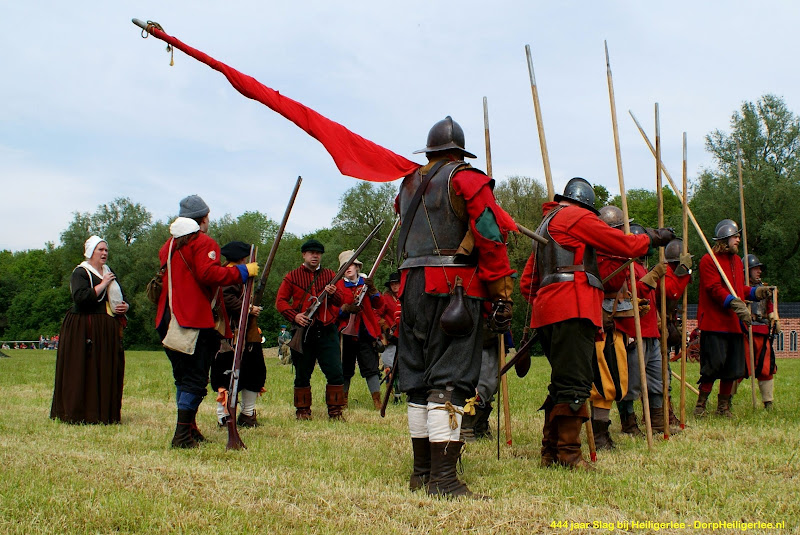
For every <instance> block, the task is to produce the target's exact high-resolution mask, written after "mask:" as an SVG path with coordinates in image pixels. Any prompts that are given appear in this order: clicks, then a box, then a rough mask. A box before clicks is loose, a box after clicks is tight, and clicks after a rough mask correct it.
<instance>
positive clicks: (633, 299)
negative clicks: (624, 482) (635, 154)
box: [603, 41, 653, 450]
mask: <svg viewBox="0 0 800 535" xmlns="http://www.w3.org/2000/svg"><path fill="white" fill-rule="evenodd" d="M603 44H604V45H605V49H606V78H607V79H608V99H609V101H610V103H611V126H612V129H613V131H614V149H615V152H616V156H617V175H618V177H619V196H620V199H621V200H622V222H623V226H624V229H625V234H630V233H631V225H630V223H629V222H628V219H629V218H628V198H627V197H626V196H625V176H624V175H623V173H622V153H621V152H620V148H619V127H618V125H617V105H616V102H615V100H614V80H613V78H612V76H611V62H610V61H609V59H608V43H607V42H606V41H603ZM630 289H631V302H632V303H633V319H634V324H635V326H636V352H637V354H638V356H639V375H640V378H641V381H642V406H643V412H644V423H645V428H646V429H647V448H648V449H650V450H652V449H653V426H652V424H651V422H650V402H649V400H648V399H647V375H646V374H647V370H646V369H645V364H644V344H643V342H642V324H641V318H640V317H639V306H638V303H639V299H638V297H637V295H636V294H637V291H636V275H635V273H634V269H633V268H631V269H630Z"/></svg>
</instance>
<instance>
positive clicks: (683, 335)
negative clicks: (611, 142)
mask: <svg viewBox="0 0 800 535" xmlns="http://www.w3.org/2000/svg"><path fill="white" fill-rule="evenodd" d="M687 187H688V175H687V165H686V132H684V133H683V192H684V193H686V191H687ZM688 205H689V196H688V195H684V196H683V202H682V203H681V206H682V208H683V210H682V212H683V213H682V214H681V215H682V217H683V253H684V254H685V253H688V252H689V217H688V216H687V212H688ZM688 314H689V287H688V286H687V287H686V288H684V289H683V311H682V312H681V318H682V320H683V321H682V322H681V378H683V377H686V324H687V322H688V321H689V315H688ZM698 395H700V394H699V393H698ZM680 415H681V429H685V428H686V381H685V380H683V379H681V407H680Z"/></svg>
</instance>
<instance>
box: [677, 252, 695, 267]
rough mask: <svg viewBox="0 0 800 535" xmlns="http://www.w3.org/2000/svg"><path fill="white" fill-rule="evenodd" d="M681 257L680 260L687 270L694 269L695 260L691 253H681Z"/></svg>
mask: <svg viewBox="0 0 800 535" xmlns="http://www.w3.org/2000/svg"><path fill="white" fill-rule="evenodd" d="M679 258H680V260H679V261H680V263H681V265H682V266H683V267H685V268H686V269H687V270H688V269H692V264H693V263H694V261H693V260H692V255H691V253H681V254H680V257H679Z"/></svg>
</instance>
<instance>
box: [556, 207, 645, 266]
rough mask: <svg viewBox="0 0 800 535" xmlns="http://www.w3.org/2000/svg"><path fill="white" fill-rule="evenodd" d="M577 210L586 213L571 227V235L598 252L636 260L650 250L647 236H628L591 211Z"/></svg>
mask: <svg viewBox="0 0 800 535" xmlns="http://www.w3.org/2000/svg"><path fill="white" fill-rule="evenodd" d="M577 209H578V210H581V211H582V212H584V213H583V214H581V215H582V216H581V217H579V218H578V219H577V220H576V221H575V222H574V223H573V224H572V225H571V226H570V227H569V229H568V230H569V233H570V234H571V235H572V236H573V237H575V238H577V239H578V240H579V241H581V242H584V243H587V244H589V245H591V246H592V247H594V248H595V249H596V250H597V251H602V252H605V253H608V254H610V255H616V256H624V257H626V258H636V257H638V256H642V255H643V254H645V253H647V250H648V249H649V248H650V238H649V237H648V236H647V235H646V234H636V235H634V234H628V235H626V234H625V233H623V232H622V231H621V230H618V229H615V228H611V227H609V226H608V225H607V224H605V223H604V222H603V221H602V220H601V219H600V218H599V217H597V216H596V215H595V214H593V213H592V212H590V211H589V210H586V209H584V208H577Z"/></svg>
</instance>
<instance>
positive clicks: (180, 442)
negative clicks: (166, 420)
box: [172, 409, 198, 448]
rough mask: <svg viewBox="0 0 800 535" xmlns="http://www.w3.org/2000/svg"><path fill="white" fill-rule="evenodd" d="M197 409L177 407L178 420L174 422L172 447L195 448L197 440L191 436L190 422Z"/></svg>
mask: <svg viewBox="0 0 800 535" xmlns="http://www.w3.org/2000/svg"><path fill="white" fill-rule="evenodd" d="M195 414H197V411H191V410H189V409H178V422H177V423H176V424H175V435H174V436H173V437H172V447H173V448H196V447H197V446H198V444H197V441H195V439H194V438H192V422H193V421H194V416H195Z"/></svg>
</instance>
